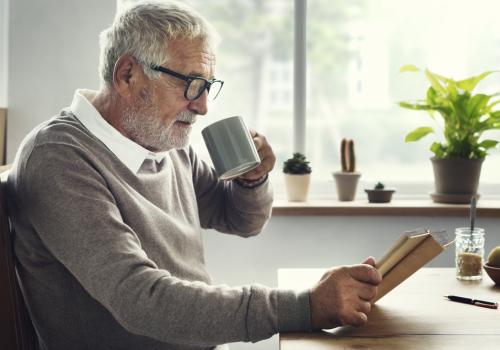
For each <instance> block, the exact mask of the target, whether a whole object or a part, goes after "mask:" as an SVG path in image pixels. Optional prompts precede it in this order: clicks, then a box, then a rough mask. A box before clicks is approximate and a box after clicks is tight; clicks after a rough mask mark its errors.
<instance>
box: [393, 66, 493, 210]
mask: <svg viewBox="0 0 500 350" xmlns="http://www.w3.org/2000/svg"><path fill="white" fill-rule="evenodd" d="M400 71H401V72H419V71H420V70H419V69H418V68H417V67H415V66H414V65H406V66H403V67H401V69H400ZM423 73H424V74H425V77H426V78H427V80H428V81H429V83H430V86H429V87H428V89H427V93H426V96H425V98H423V99H420V100H416V101H413V102H407V101H404V102H400V103H399V105H400V106H401V107H403V108H407V109H412V110H419V111H421V110H423V111H427V112H428V113H429V114H430V116H431V117H432V119H434V120H435V121H438V120H439V119H437V118H436V115H437V116H440V117H441V118H442V122H443V123H442V124H443V140H442V141H441V142H439V141H436V142H434V143H433V144H432V145H431V147H430V150H431V152H432V153H434V156H433V157H432V158H431V161H432V165H433V170H434V184H435V193H433V194H431V197H432V199H433V200H434V201H435V202H441V203H469V202H470V199H471V197H472V196H475V195H476V193H477V187H478V184H479V177H480V174H481V165H482V163H483V161H484V159H485V157H486V155H487V154H488V150H490V149H492V148H495V147H496V145H497V144H498V141H497V140H492V139H483V138H482V135H483V133H484V132H485V131H487V130H492V129H500V111H499V110H496V107H497V106H498V104H499V103H500V100H499V95H500V92H497V93H494V94H489V95H488V94H485V93H474V92H473V91H474V89H475V88H476V86H477V84H478V83H479V82H480V81H482V80H483V79H484V78H486V77H487V76H489V75H490V74H492V73H495V71H488V72H484V73H482V74H479V75H477V76H473V77H470V78H466V79H463V80H454V79H451V78H447V77H444V76H442V75H439V74H436V73H433V72H431V71H429V70H428V69H425V70H424V72H423ZM431 133H434V128H433V127H431V126H422V127H419V128H417V129H415V130H413V131H411V132H410V133H409V134H408V135H406V138H405V141H406V142H414V141H418V140H420V139H421V138H423V137H424V136H426V135H428V134H431ZM458 174H459V176H457V175H458Z"/></svg>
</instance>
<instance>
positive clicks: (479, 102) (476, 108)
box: [467, 94, 490, 119]
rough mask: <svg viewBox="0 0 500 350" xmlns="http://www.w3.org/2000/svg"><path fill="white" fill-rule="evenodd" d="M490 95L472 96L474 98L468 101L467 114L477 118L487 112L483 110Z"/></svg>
mask: <svg viewBox="0 0 500 350" xmlns="http://www.w3.org/2000/svg"><path fill="white" fill-rule="evenodd" d="M489 100H490V97H489V96H488V95H484V94H477V95H474V96H472V98H471V99H470V100H469V102H468V103H467V115H468V117H469V119H475V118H477V117H480V116H481V115H483V114H485V112H486V111H482V110H483V109H484V108H485V107H486V105H487V104H488V101H489Z"/></svg>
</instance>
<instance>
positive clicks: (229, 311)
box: [8, 112, 310, 350]
mask: <svg viewBox="0 0 500 350" xmlns="http://www.w3.org/2000/svg"><path fill="white" fill-rule="evenodd" d="M8 196H9V209H10V215H11V218H12V221H13V226H14V229H15V236H14V237H15V239H14V242H15V243H14V244H15V253H16V255H17V258H18V261H19V265H20V266H19V267H20V268H19V272H20V277H21V281H22V287H23V292H24V294H25V298H26V301H27V303H28V307H29V309H30V313H31V315H32V319H33V321H34V324H35V327H36V329H37V332H38V334H39V339H40V342H41V345H42V349H50V350H53V349H64V350H68V349H72V350H79V349H88V350H99V349H134V350H135V349H146V350H148V349H206V348H211V347H214V346H216V345H218V344H224V343H229V342H235V341H258V340H261V339H265V338H268V337H270V336H271V335H273V334H274V333H276V332H279V331H292V330H309V329H310V316H309V295H308V293H307V291H303V292H300V293H298V292H294V291H290V290H278V289H273V288H268V287H264V286H261V285H249V286H244V287H228V286H225V285H211V283H210V277H209V275H208V273H207V271H206V268H205V263H204V257H203V246H202V237H201V234H202V231H201V228H213V229H216V230H218V231H221V232H226V233H231V234H237V235H240V236H243V237H249V236H253V235H255V234H257V233H259V232H260V231H261V230H262V228H263V226H264V224H265V222H266V221H267V219H268V218H269V215H270V211H271V203H272V194H271V190H270V188H269V185H268V184H267V183H265V184H264V185H262V186H259V187H257V188H254V189H246V188H243V187H241V186H239V185H237V184H235V183H233V182H221V181H218V179H217V177H216V174H215V172H214V170H213V169H212V168H210V167H209V166H207V164H205V163H204V162H203V161H201V160H200V159H198V158H197V156H196V154H195V153H194V152H193V150H192V149H191V148H186V149H183V150H172V151H169V152H168V154H167V156H166V157H165V159H164V160H163V161H162V163H161V164H159V171H158V172H157V173H154V174H151V173H145V172H143V171H142V169H141V170H140V171H139V172H138V173H137V174H134V173H132V172H131V171H130V170H129V168H127V167H126V166H125V165H124V164H123V163H122V162H121V161H120V160H119V159H118V158H117V157H116V156H115V155H114V154H113V153H112V152H111V151H109V150H108V149H107V148H106V146H105V145H104V144H103V143H102V142H101V141H99V140H98V139H97V138H96V137H95V136H94V135H92V134H91V133H90V132H89V131H88V130H87V129H86V128H85V127H84V126H83V125H82V124H81V123H80V122H79V121H78V119H77V118H76V117H75V116H73V115H72V114H71V113H69V112H62V113H61V115H60V116H58V117H55V118H53V119H51V120H50V121H48V122H45V123H43V124H42V125H40V126H39V127H37V128H36V129H35V130H34V131H33V132H31V133H30V134H29V135H28V136H27V137H26V139H25V140H24V141H23V144H22V146H21V148H20V150H19V152H18V154H17V156H16V160H15V162H14V166H13V169H12V172H11V174H10V176H9V180H8ZM232 263H234V262H232Z"/></svg>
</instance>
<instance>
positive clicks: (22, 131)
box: [1, 0, 116, 162]
mask: <svg viewBox="0 0 500 350" xmlns="http://www.w3.org/2000/svg"><path fill="white" fill-rule="evenodd" d="M1 1H6V0H1ZM115 8H116V3H115V1H111V0H106V1H102V0H86V1H60V0H44V1H32V0H15V1H11V2H10V12H9V14H10V26H9V65H8V74H9V84H8V101H9V130H8V140H7V159H8V161H9V162H11V161H12V160H13V158H14V155H15V152H16V150H17V148H18V147H19V144H20V142H21V140H22V139H23V138H24V136H25V135H26V134H27V133H28V132H29V131H30V130H31V129H32V128H33V127H34V126H35V125H37V124H39V123H40V122H42V121H44V120H47V119H49V118H50V117H51V116H53V115H55V114H56V113H58V112H59V111H60V110H61V109H62V108H63V107H65V106H69V104H70V103H71V99H72V97H73V92H74V90H75V89H76V88H79V87H85V88H94V89H96V88H98V87H99V78H98V74H97V64H98V55H99V46H98V35H99V32H100V31H101V30H102V29H104V28H106V27H107V26H108V25H109V24H110V23H111V21H112V19H113V16H114V13H115Z"/></svg>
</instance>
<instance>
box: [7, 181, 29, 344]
mask: <svg viewBox="0 0 500 350" xmlns="http://www.w3.org/2000/svg"><path fill="white" fill-rule="evenodd" d="M6 178H7V177H6V174H5V173H4V174H2V175H1V184H0V349H2V350H38V349H39V347H38V339H37V336H36V333H35V330H34V328H33V324H32V323H31V319H30V316H29V314H28V311H27V309H26V305H25V304H24V300H23V296H22V294H21V289H20V286H19V283H18V280H17V277H16V270H15V264H16V261H15V257H14V250H13V246H12V241H11V231H10V224H9V218H8V216H7V210H6V209H7V207H6V200H5V185H6Z"/></svg>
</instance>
